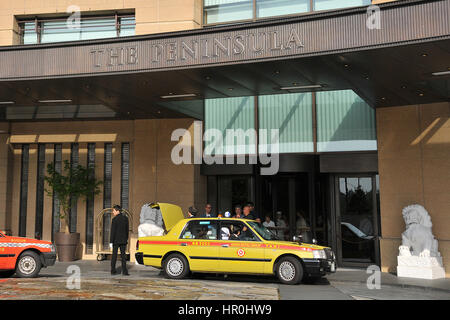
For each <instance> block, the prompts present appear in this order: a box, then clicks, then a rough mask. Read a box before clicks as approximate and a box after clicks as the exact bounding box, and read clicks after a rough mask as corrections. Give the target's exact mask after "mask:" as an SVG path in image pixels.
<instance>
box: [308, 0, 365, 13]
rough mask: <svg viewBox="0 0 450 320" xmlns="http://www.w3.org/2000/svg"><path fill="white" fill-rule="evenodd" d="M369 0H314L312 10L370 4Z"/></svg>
mask: <svg viewBox="0 0 450 320" xmlns="http://www.w3.org/2000/svg"><path fill="white" fill-rule="evenodd" d="M371 3H372V2H371V0H314V10H315V11H319V10H332V9H340V8H349V7H359V6H365V5H370V4H371Z"/></svg>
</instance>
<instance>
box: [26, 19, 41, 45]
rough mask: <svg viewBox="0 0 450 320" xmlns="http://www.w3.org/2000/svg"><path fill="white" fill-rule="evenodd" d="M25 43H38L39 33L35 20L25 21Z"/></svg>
mask: <svg viewBox="0 0 450 320" xmlns="http://www.w3.org/2000/svg"><path fill="white" fill-rule="evenodd" d="M22 42H23V44H35V43H38V33H37V31H36V24H35V22H34V21H33V22H25V23H24V24H23V35H22Z"/></svg>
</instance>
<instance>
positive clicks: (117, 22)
mask: <svg viewBox="0 0 450 320" xmlns="http://www.w3.org/2000/svg"><path fill="white" fill-rule="evenodd" d="M69 17H70V15H64V16H62V17H53V18H47V17H40V16H35V17H33V18H22V17H16V20H17V24H18V25H19V32H18V33H19V36H20V44H22V45H23V44H24V35H25V31H26V30H33V29H34V30H35V32H36V36H37V41H36V44H39V43H41V40H42V39H41V38H42V30H43V29H44V27H43V24H44V23H45V22H58V21H60V22H63V21H67V19H68V18H69ZM108 18H109V19H114V27H115V29H116V37H117V38H118V37H120V33H121V30H122V28H123V27H129V26H134V27H135V28H136V14H135V13H134V12H133V13H118V12H114V13H111V14H104V15H101V14H95V15H84V14H83V13H81V16H80V21H89V20H98V19H108ZM124 18H135V20H134V23H122V19H124ZM32 22H33V23H34V28H33V29H31V28H30V29H26V28H25V24H26V23H32ZM107 26H112V25H110V24H101V25H96V26H95V27H99V28H102V27H107ZM51 29H52V30H64V29H65V28H51Z"/></svg>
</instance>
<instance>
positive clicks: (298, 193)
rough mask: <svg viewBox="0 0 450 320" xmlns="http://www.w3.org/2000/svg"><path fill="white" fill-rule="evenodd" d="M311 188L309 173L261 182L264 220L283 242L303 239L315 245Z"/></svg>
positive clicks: (275, 177) (283, 176)
mask: <svg viewBox="0 0 450 320" xmlns="http://www.w3.org/2000/svg"><path fill="white" fill-rule="evenodd" d="M310 184H311V181H310V180H309V176H308V173H297V174H290V175H288V174H286V175H283V174H278V175H276V176H270V177H264V178H263V179H262V183H261V207H260V208H261V219H262V221H263V222H265V223H266V226H267V227H269V228H273V229H274V230H275V231H276V233H277V235H278V238H279V239H280V240H291V239H292V237H293V236H294V235H301V236H302V237H303V240H304V241H305V242H311V241H312V231H311V223H310V222H311V221H312V219H311V216H312V209H311V203H312V201H310V198H309V196H310V192H309V191H310ZM271 223H273V224H274V226H273V227H270V226H271V225H272V224H271Z"/></svg>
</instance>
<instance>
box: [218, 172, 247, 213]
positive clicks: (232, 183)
mask: <svg viewBox="0 0 450 320" xmlns="http://www.w3.org/2000/svg"><path fill="white" fill-rule="evenodd" d="M217 178H218V193H219V197H218V200H219V205H218V207H217V209H218V212H217V213H218V214H222V216H223V215H224V214H225V212H227V211H229V212H230V213H231V215H232V216H234V215H235V210H234V207H235V206H236V205H241V206H243V205H244V204H245V203H246V202H247V201H250V200H251V199H253V194H252V182H251V181H252V180H251V176H240V175H239V176H218V177H217Z"/></svg>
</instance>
